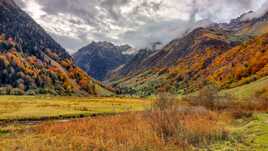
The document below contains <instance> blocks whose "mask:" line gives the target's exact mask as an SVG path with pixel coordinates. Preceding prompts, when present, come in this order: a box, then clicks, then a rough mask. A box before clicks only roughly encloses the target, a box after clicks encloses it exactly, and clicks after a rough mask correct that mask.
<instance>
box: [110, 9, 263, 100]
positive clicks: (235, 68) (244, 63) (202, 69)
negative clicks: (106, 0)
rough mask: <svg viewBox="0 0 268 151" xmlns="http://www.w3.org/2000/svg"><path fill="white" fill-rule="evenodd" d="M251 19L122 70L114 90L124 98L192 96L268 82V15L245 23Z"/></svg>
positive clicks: (188, 39) (199, 34)
mask: <svg viewBox="0 0 268 151" xmlns="http://www.w3.org/2000/svg"><path fill="white" fill-rule="evenodd" d="M250 13H252V12H249V13H248V14H244V15H242V16H241V17H239V18H237V19H234V20H232V21H231V22H230V23H228V24H227V23H224V24H212V25H210V26H208V27H206V28H197V29H195V30H193V31H192V32H190V33H188V34H186V35H185V36H184V37H182V38H177V39H174V40H173V41H171V42H170V43H169V44H167V45H166V46H164V47H163V48H162V49H161V50H159V51H157V52H156V53H153V54H151V55H148V56H147V57H146V58H144V59H143V61H142V62H141V63H140V64H138V65H137V66H135V67H132V68H129V69H128V70H125V71H127V72H122V70H118V71H117V73H114V74H115V75H119V76H115V77H114V78H112V79H111V80H110V81H111V84H112V85H113V86H115V87H117V88H118V89H120V90H121V92H122V93H130V94H136V95H142V96H146V95H151V94H155V93H157V92H159V91H170V92H173V93H181V94H185V93H191V92H193V91H196V90H199V89H200V88H202V87H204V86H206V85H214V86H216V87H218V88H221V89H223V88H231V87H236V86H239V85H243V84H245V83H249V82H251V81H254V80H257V79H259V78H261V77H264V76H267V75H268V72H267V71H268V68H267V66H268V65H267V62H268V59H267V56H268V54H267V45H268V43H267V33H268V13H266V14H265V15H263V16H261V17H259V18H254V19H251V20H245V19H244V18H245V16H247V15H249V14H250ZM134 58H135V57H134ZM133 71H134V72H133ZM124 75H127V76H124ZM118 77H119V78H118Z"/></svg>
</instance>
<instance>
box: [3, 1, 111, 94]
mask: <svg viewBox="0 0 268 151" xmlns="http://www.w3.org/2000/svg"><path fill="white" fill-rule="evenodd" d="M0 9H1V14H0V94H2V95H5V94H11V95H23V94H28V95H35V94H53V95H72V94H74V95H110V94H112V90H111V89H108V88H106V86H104V85H102V84H101V83H99V82H97V81H96V80H94V79H93V78H91V77H90V76H88V75H87V73H86V72H84V71H83V70H81V69H80V68H78V67H77V66H75V64H74V62H73V59H72V58H71V56H70V55H69V54H68V53H67V52H66V51H65V49H64V48H62V47H61V46H60V45H59V44H58V43H57V42H55V41H54V40H53V39H52V38H51V37H50V36H49V35H48V34H47V33H46V32H45V30H44V29H43V28H42V27H41V26H39V25H38V24H37V23H36V22H35V21H33V19H32V18H31V17H29V16H28V15H27V14H26V13H25V12H23V11H22V10H21V9H20V8H19V7H18V6H17V5H16V4H15V3H14V2H13V1H12V0H0Z"/></svg>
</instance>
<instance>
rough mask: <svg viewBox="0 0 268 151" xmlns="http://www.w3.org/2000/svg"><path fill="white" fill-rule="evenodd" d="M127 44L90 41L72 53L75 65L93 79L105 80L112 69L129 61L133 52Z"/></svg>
mask: <svg viewBox="0 0 268 151" xmlns="http://www.w3.org/2000/svg"><path fill="white" fill-rule="evenodd" d="M131 49H132V48H131V47H130V46H128V45H123V46H115V45H114V44H112V43H109V42H97V43H96V42H92V43H91V44H89V45H87V46H86V47H83V48H81V49H80V50H78V52H77V53H75V54H74V55H73V58H74V60H75V63H76V65H78V66H79V67H81V68H82V69H84V70H85V71H86V72H87V73H88V74H89V75H92V76H93V77H94V78H95V79H98V80H102V81H103V80H105V79H106V77H107V74H108V73H109V72H111V71H112V70H114V69H116V68H118V67H119V66H122V65H124V64H125V63H127V62H128V61H130V60H131V59H132V57H133V54H129V53H128V51H129V50H131Z"/></svg>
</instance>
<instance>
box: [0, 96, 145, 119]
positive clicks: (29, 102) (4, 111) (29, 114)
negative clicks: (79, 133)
mask: <svg viewBox="0 0 268 151" xmlns="http://www.w3.org/2000/svg"><path fill="white" fill-rule="evenodd" d="M149 104H150V101H148V100H147V101H145V100H141V99H131V98H113V97H110V98H86V97H49V96H39V97H37V96H1V97H0V121H7V120H38V119H49V118H52V119H53V118H65V117H80V116H82V117H84V116H89V115H92V114H109V113H119V112H128V111H141V110H144V109H145V108H146V106H148V105H149Z"/></svg>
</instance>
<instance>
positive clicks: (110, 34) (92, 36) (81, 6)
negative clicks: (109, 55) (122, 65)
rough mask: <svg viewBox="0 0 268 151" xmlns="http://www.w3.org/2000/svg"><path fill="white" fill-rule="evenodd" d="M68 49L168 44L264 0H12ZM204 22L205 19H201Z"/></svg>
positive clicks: (234, 15)
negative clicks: (197, 25) (195, 27)
mask: <svg viewBox="0 0 268 151" xmlns="http://www.w3.org/2000/svg"><path fill="white" fill-rule="evenodd" d="M15 1H16V2H17V3H18V4H19V6H21V8H23V9H24V10H25V11H26V12H27V13H28V14H29V15H30V16H32V17H33V18H34V19H35V20H36V21H37V22H38V23H39V24H40V25H41V26H43V27H44V28H45V30H46V31H48V32H49V34H50V35H52V36H53V38H54V39H56V40H57V41H58V42H59V43H60V44H61V45H62V46H63V47H65V48H66V49H67V50H68V51H69V52H70V53H73V52H75V51H76V50H77V49H79V48H81V47H82V46H84V45H87V44H89V43H90V42H92V41H110V42H114V43H116V44H130V45H132V46H134V47H137V48H142V47H147V46H148V45H150V44H151V43H152V42H155V41H161V42H164V43H167V42H168V41H170V40H172V39H173V38H176V37H179V36H180V35H182V34H183V33H184V32H185V31H186V30H187V29H188V28H191V27H192V25H193V24H195V23H196V22H197V21H200V20H205V21H206V22H210V21H213V22H228V21H229V20H230V19H232V18H235V17H238V16H239V15H240V14H242V13H244V12H247V11H249V10H254V11H255V10H258V9H259V8H261V6H263V5H264V3H265V2H266V1H268V0H15ZM202 23H204V22H202Z"/></svg>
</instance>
